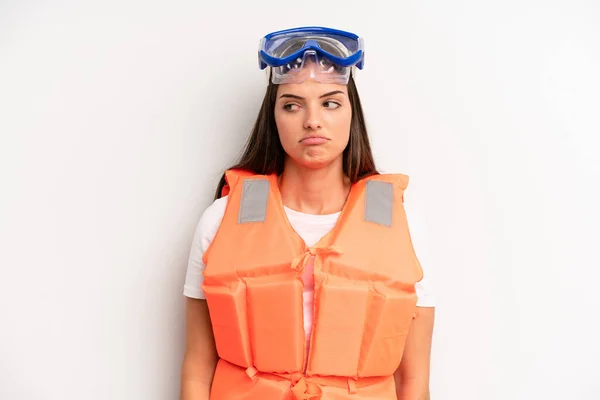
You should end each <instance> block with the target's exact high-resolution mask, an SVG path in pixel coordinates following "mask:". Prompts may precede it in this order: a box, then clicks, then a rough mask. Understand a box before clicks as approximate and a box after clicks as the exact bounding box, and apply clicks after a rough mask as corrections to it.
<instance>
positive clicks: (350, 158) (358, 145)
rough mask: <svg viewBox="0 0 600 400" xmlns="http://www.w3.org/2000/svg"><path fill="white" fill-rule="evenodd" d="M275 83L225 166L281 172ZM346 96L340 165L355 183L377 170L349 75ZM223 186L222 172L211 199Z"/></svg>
mask: <svg viewBox="0 0 600 400" xmlns="http://www.w3.org/2000/svg"><path fill="white" fill-rule="evenodd" d="M278 86H279V85H276V84H273V83H271V82H269V86H268V87H267V92H266V93H265V97H264V99H263V102H262V106H261V107H260V111H259V112H258V117H257V118H256V122H255V123H254V128H253V129H252V134H251V135H250V137H249V138H248V142H247V143H246V148H245V150H244V153H243V155H242V157H241V158H240V160H239V161H238V163H237V164H235V165H234V166H232V167H230V168H229V169H241V170H245V171H250V172H254V173H256V174H258V175H270V174H272V173H276V174H277V175H281V174H282V173H283V164H284V160H285V151H284V150H283V147H282V146H281V142H280V140H279V134H278V133H277V126H276V124H275V102H276V100H277V87H278ZM348 97H349V99H350V106H351V107H352V121H351V122H350V140H349V141H348V145H347V146H346V148H345V149H344V155H343V168H344V174H345V175H346V176H348V178H350V181H351V182H352V183H355V182H357V181H359V180H360V179H362V178H364V177H366V176H369V175H374V174H377V173H378V172H377V169H376V168H375V161H374V160H373V153H372V152H371V145H370V143H369V135H368V134H367V125H366V123H365V117H364V114H363V110H362V105H361V104H360V97H359V96H358V90H357V89H356V84H355V83H354V79H353V78H352V76H351V77H350V80H349V81H348ZM225 185H226V181H225V174H223V176H222V177H221V180H220V181H219V185H218V186H217V190H216V192H215V199H218V198H219V197H221V191H222V190H223V187H224V186H225Z"/></svg>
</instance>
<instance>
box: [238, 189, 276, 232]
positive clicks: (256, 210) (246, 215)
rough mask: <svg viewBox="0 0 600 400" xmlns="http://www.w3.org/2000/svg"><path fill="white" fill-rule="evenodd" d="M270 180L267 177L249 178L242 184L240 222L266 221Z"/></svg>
mask: <svg viewBox="0 0 600 400" xmlns="http://www.w3.org/2000/svg"><path fill="white" fill-rule="evenodd" d="M268 199H269V181H268V180H267V179H247V180H245V181H244V185H243V186H242V201H241V202H240V212H239V214H238V222H239V223H240V224H245V223H248V222H264V220H265V218H266V217H267V200H268Z"/></svg>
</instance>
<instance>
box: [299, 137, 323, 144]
mask: <svg viewBox="0 0 600 400" xmlns="http://www.w3.org/2000/svg"><path fill="white" fill-rule="evenodd" d="M327 141H329V139H328V138H326V137H325V136H318V135H313V136H307V137H305V138H302V139H301V140H300V143H302V144H305V145H317V144H323V143H325V142H327Z"/></svg>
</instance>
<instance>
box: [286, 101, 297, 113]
mask: <svg viewBox="0 0 600 400" xmlns="http://www.w3.org/2000/svg"><path fill="white" fill-rule="evenodd" d="M297 108H298V105H297V104H294V103H287V104H284V105H283V109H284V110H285V111H296V109H297Z"/></svg>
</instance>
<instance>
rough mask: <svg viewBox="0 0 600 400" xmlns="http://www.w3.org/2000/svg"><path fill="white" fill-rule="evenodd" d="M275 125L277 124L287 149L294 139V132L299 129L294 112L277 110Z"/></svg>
mask: <svg viewBox="0 0 600 400" xmlns="http://www.w3.org/2000/svg"><path fill="white" fill-rule="evenodd" d="M275 125H276V126H277V132H278V133H279V140H280V141H281V145H282V146H283V148H284V149H285V148H286V147H288V144H289V143H290V142H291V141H293V140H294V139H293V138H294V132H296V131H297V130H298V126H297V125H298V122H297V121H296V119H295V118H294V114H291V113H283V112H278V111H276V112H275Z"/></svg>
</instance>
